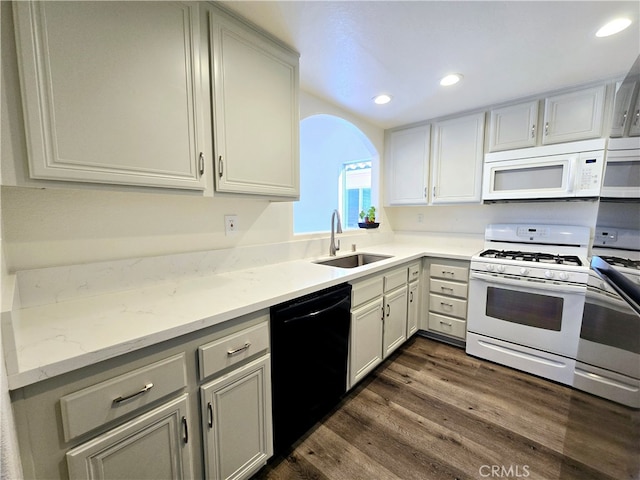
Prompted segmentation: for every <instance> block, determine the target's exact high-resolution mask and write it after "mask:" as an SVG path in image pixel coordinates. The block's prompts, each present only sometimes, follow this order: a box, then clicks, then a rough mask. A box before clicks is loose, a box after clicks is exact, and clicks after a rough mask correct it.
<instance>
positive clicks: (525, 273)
mask: <svg viewBox="0 0 640 480" xmlns="http://www.w3.org/2000/svg"><path fill="white" fill-rule="evenodd" d="M529 272H530V270H529V269H528V268H524V267H522V268H520V275H529Z"/></svg>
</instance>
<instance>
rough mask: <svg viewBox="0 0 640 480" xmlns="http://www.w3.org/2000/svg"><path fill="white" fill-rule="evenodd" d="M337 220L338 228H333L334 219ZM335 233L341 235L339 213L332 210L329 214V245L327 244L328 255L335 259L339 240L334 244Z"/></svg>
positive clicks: (338, 248)
mask: <svg viewBox="0 0 640 480" xmlns="http://www.w3.org/2000/svg"><path fill="white" fill-rule="evenodd" d="M336 217H337V218H338V226H337V228H335V227H334V224H335V219H336ZM336 233H342V224H341V222H340V212H338V210H337V209H336V210H334V211H333V213H332V214H331V243H330V244H329V255H331V256H333V257H335V255H336V252H337V251H338V250H340V240H338V243H337V244H336Z"/></svg>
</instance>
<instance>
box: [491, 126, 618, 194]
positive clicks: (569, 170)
mask: <svg viewBox="0 0 640 480" xmlns="http://www.w3.org/2000/svg"><path fill="white" fill-rule="evenodd" d="M605 142H606V140H605V139H596V140H586V141H582V142H573V143H564V144H559V145H548V146H543V147H533V148H523V149H520V150H511V151H506V152H495V153H488V154H486V155H485V157H484V174H483V185H482V199H483V200H484V201H490V202H491V201H499V200H525V199H534V200H535V199H552V198H558V199H571V198H588V197H598V196H599V195H600V188H601V186H602V178H603V169H604V160H605V155H604V148H605Z"/></svg>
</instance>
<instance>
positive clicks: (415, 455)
mask: <svg viewBox="0 0 640 480" xmlns="http://www.w3.org/2000/svg"><path fill="white" fill-rule="evenodd" d="M485 478H488V479H496V478H511V479H514V478H519V479H522V478H526V479H562V480H568V479H575V480H588V479H612V480H622V479H638V478H640V411H639V410H633V409H630V408H626V407H623V406H621V405H618V404H615V403H613V402H609V401H607V400H604V399H600V398H598V397H595V396H592V395H589V394H586V393H583V392H579V391H577V390H573V389H571V388H569V387H565V386H562V385H559V384H556V383H553V382H550V381H547V380H543V379H540V378H537V377H535V376H532V375H528V374H525V373H521V372H518V371H516V370H512V369H509V368H506V367H502V366H500V365H496V364H493V363H490V362H486V361H483V360H479V359H476V358H473V357H469V356H467V355H466V354H465V352H464V350H462V349H459V348H456V347H452V346H449V345H445V344H442V343H438V342H434V341H432V340H428V339H425V338H422V337H414V338H413V339H411V340H409V341H408V342H407V343H406V344H405V345H404V346H403V347H402V348H401V349H400V350H399V351H397V352H396V353H394V354H393V355H392V356H391V357H390V358H389V359H388V360H387V361H385V362H384V363H383V364H382V365H380V366H379V367H378V368H377V369H376V370H375V371H374V372H373V373H372V374H371V375H370V376H369V377H368V378H367V379H365V380H364V381H363V382H362V383H361V384H359V385H358V386H357V387H356V388H355V389H354V390H353V391H351V392H350V393H349V394H348V396H347V397H346V398H345V399H344V400H343V401H342V402H341V403H340V405H339V406H338V407H337V408H336V409H335V410H334V411H333V412H332V413H330V414H329V415H327V417H325V418H324V419H323V421H322V422H320V423H318V424H317V425H316V426H315V427H314V429H312V430H311V431H310V433H308V434H307V435H306V436H305V437H304V438H302V439H301V440H300V441H299V442H298V443H297V444H296V445H294V447H293V449H292V450H291V451H290V452H289V453H288V454H287V455H286V456H280V457H276V458H273V459H272V460H271V461H270V462H269V463H268V464H267V466H266V467H264V468H263V469H262V470H261V471H260V472H258V474H256V476H255V477H254V480H262V479H281V480H286V479H317V480H325V479H326V480H338V479H339V480H358V479H363V480H383V479H395V480H397V479H420V480H425V479H485Z"/></svg>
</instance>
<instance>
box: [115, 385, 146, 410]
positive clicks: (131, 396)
mask: <svg viewBox="0 0 640 480" xmlns="http://www.w3.org/2000/svg"><path fill="white" fill-rule="evenodd" d="M152 388H153V383H147V384H146V385H145V386H144V387H142V388H141V389H140V390H138V391H137V392H136V393H132V394H131V395H127V396H125V397H118V398H114V399H113V403H115V404H116V405H117V404H118V403H122V402H124V401H125V400H129V399H130V398H133V397H137V396H138V395H142V394H143V393H147V392H148V391H149V390H151V389H152Z"/></svg>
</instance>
